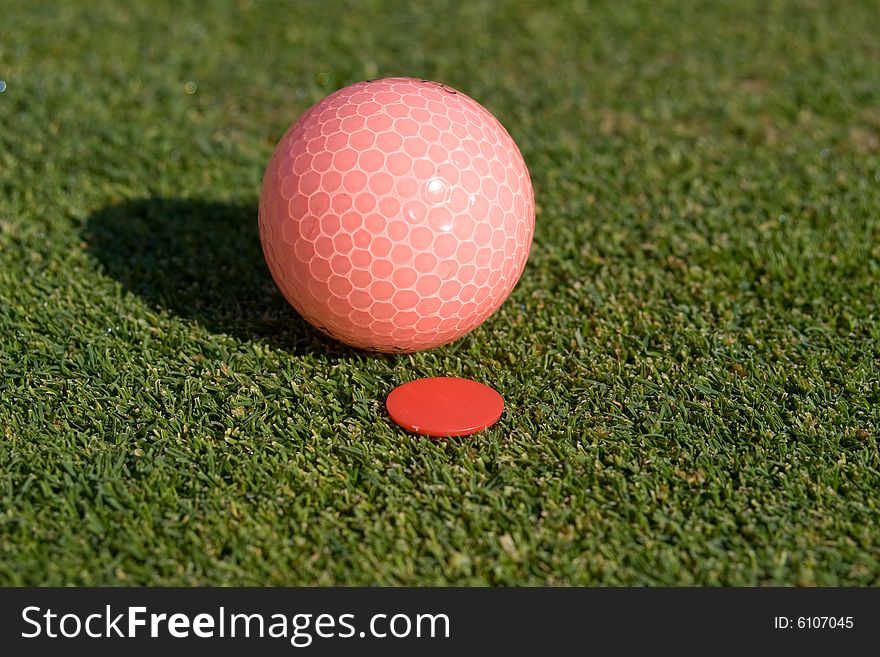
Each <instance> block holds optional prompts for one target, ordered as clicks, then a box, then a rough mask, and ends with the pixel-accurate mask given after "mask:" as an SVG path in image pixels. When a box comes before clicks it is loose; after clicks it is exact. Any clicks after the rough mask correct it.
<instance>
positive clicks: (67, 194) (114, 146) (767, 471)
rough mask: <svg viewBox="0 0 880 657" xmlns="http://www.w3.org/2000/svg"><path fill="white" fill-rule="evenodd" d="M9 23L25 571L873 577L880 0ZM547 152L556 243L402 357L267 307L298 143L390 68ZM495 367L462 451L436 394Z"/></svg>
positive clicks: (550, 231)
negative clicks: (497, 305) (268, 263)
mask: <svg viewBox="0 0 880 657" xmlns="http://www.w3.org/2000/svg"><path fill="white" fill-rule="evenodd" d="M407 4H410V3H406V4H405V3H394V2H388V3H381V2H370V3H361V2H351V3H339V2H298V3H295V4H294V3H283V4H278V5H275V4H269V3H258V2H237V3H227V4H222V3H210V4H208V5H202V4H201V3H181V2H161V3H159V4H155V5H154V4H153V3H150V4H142V5H138V6H124V5H122V4H118V5H114V4H108V3H99V4H97V5H94V6H93V5H92V4H88V5H86V4H80V3H76V4H74V3H62V4H57V3H48V2H47V3H34V2H30V1H22V0H16V1H13V2H11V3H6V4H5V5H4V12H3V20H2V21H0V79H3V80H5V81H6V83H7V88H6V90H5V92H3V93H2V94H0V230H2V233H0V239H2V242H0V258H2V267H0V301H2V302H0V366H2V379H0V426H2V435H0V582H2V583H4V584H42V583H45V584H126V585H127V584H164V585H192V584H224V585H225V584H230V585H233V584H234V585H241V584H320V585H324V584H346V585H348V584H389V585H398V584H406V585H423V584H442V585H445V584H529V585H533V584H565V585H584V584H617V585H632V584H648V585H658V584H673V585H677V584H701V585H718V584H727V585H746V584H786V585H789V584H790V585H795V584H798V585H826V584H877V583H880V562H878V559H880V524H878V511H880V501H878V497H880V496H878V491H880V459H878V451H877V447H878V438H880V410H878V409H880V383H878V380H880V365H878V354H880V316H878V297H880V289H878V282H880V219H878V211H880V47H878V41H877V38H876V35H877V33H878V27H880V25H878V16H880V11H878V4H877V3H876V2H844V3H838V2H831V1H829V2H817V1H814V2H764V1H760V2H759V1H752V2H726V3H717V2H702V3H693V2H687V3H679V2H661V3H657V2H628V3H618V2H611V1H609V2H601V3H574V2H558V3H557V2H551V3H546V2H533V3H515V4H514V3H494V2H469V3H439V4H438V3H432V4H430V5H429V4H427V3H425V4H423V3H411V4H412V6H406V5H407ZM386 75H412V76H421V77H426V78H432V79H438V80H442V81H444V82H446V83H448V84H450V85H452V86H455V87H457V88H459V89H461V90H462V91H464V92H466V93H468V94H469V95H471V96H473V97H474V98H476V99H478V100H479V101H480V102H482V103H483V104H484V105H485V106H486V107H488V108H489V109H490V110H491V111H493V112H494V113H495V114H496V115H497V116H498V117H499V118H500V120H501V121H502V122H503V123H504V124H505V125H506V126H507V128H508V129H509V131H510V132H511V134H512V135H513V136H514V138H515V139H516V140H517V142H518V143H519V145H520V147H521V149H522V151H523V154H524V156H525V158H526V161H527V162H528V164H529V166H530V169H531V172H532V177H533V182H534V186H535V190H536V195H537V202H538V206H539V210H538V212H539V213H538V221H537V232H536V237H535V242H534V246H533V250H532V255H531V259H530V262H529V264H528V266H527V268H526V271H525V274H524V276H523V278H522V280H521V282H520V284H519V285H518V287H517V288H516V290H515V291H514V293H513V295H512V296H511V298H510V299H509V300H508V302H507V303H505V305H504V306H503V307H502V309H501V310H500V311H499V312H498V313H497V314H496V315H495V316H493V317H492V318H491V319H490V320H489V321H488V322H486V324H485V325H484V326H482V327H481V328H479V329H478V330H476V331H475V332H473V333H472V334H471V335H470V336H468V337H466V338H464V339H462V340H460V341H458V342H456V343H454V344H452V345H450V346H447V347H444V348H440V349H436V350H433V351H430V352H424V353H419V354H416V355H413V356H376V355H370V354H367V353H362V352H358V351H354V350H350V349H347V348H345V347H344V346H342V345H339V344H336V343H334V342H332V341H331V340H329V339H326V338H324V337H322V336H321V335H320V334H318V333H317V332H316V331H314V330H313V329H311V328H309V327H308V326H307V325H306V324H305V323H304V322H303V320H301V319H300V318H298V317H297V316H296V314H295V313H294V312H293V311H292V310H291V309H290V308H289V307H288V306H287V305H286V303H285V302H284V301H283V299H282V298H281V296H280V294H279V293H278V292H277V291H276V290H275V287H274V285H273V283H272V280H271V278H270V276H269V274H268V272H267V270H266V268H265V265H264V263H263V260H262V255H261V252H260V249H259V242H258V237H257V229H256V206H257V194H258V191H259V184H260V180H261V177H262V173H263V169H264V166H265V164H266V162H267V161H268V158H269V156H270V154H271V152H272V150H273V148H274V145H275V142H276V141H277V139H278V138H279V137H280V136H281V134H282V133H283V132H284V130H286V128H287V127H288V125H289V124H290V123H291V122H292V121H293V120H294V119H295V118H296V117H297V116H298V115H299V114H300V113H301V112H302V111H303V110H305V109H306V108H307V107H308V106H309V105H310V104H312V103H313V102H315V101H317V100H318V99H320V98H321V97H322V96H324V95H325V94H327V93H329V92H330V91H332V90H334V89H336V88H338V87H340V86H343V85H345V84H348V83H350V82H353V81H356V80H359V79H363V78H372V77H380V76H386ZM431 375H460V376H465V377H470V378H473V379H476V380H478V381H483V382H486V383H489V384H491V385H493V386H495V387H496V388H497V389H498V390H499V391H500V392H501V393H502V394H503V395H504V397H505V399H506V400H507V404H508V406H507V411H506V413H505V415H504V416H503V418H502V420H501V422H500V423H499V424H498V425H497V426H495V427H494V428H492V429H491V430H489V431H487V432H485V433H483V434H480V435H478V436H475V437H473V438H470V439H464V440H461V439H457V440H449V441H436V442H432V441H429V440H426V439H423V438H418V437H414V436H411V435H408V434H406V433H404V432H402V431H400V430H398V429H397V428H395V427H394V426H393V424H392V423H391V422H390V421H389V419H388V417H387V416H386V413H385V411H384V405H383V402H384V398H385V396H386V395H387V394H388V393H389V392H390V391H391V390H392V389H393V388H394V386H396V385H398V384H401V383H404V382H406V381H409V380H411V379H413V378H416V377H424V376H431Z"/></svg>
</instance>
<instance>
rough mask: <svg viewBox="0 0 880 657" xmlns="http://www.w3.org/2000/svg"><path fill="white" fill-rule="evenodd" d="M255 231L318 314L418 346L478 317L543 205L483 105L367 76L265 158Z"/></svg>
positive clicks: (497, 295)
mask: <svg viewBox="0 0 880 657" xmlns="http://www.w3.org/2000/svg"><path fill="white" fill-rule="evenodd" d="M259 221H260V240H261V242H262V245H263V253H264V255H265V257H266V261H267V263H268V265H269V269H270V271H271V272H272V277H273V278H274V279H275V283H276V284H277V285H278V288H279V289H280V290H281V292H282V294H283V295H284V296H285V298H286V299H287V300H288V301H289V302H290V304H291V305H292V306H293V307H294V308H295V309H296V310H297V312H299V314H300V315H302V316H303V317H304V318H305V319H306V320H308V321H309V322H310V323H311V324H313V325H314V326H316V327H317V328H318V329H320V330H321V331H323V332H325V333H326V334H328V335H330V336H331V337H333V338H336V339H337V340H340V341H342V342H345V343H347V344H349V345H352V346H354V347H360V348H363V349H369V350H373V351H380V352H413V351H419V350H422V349H429V348H432V347H437V346H440V345H443V344H446V343H448V342H451V341H453V340H455V339H457V338H460V337H461V336H463V335H465V334H466V333H468V332H469V331H471V330H473V329H474V328H476V327H477V326H479V325H480V324H481V323H482V322H483V321H485V320H486V318H487V317H489V316H490V315H491V314H492V313H494V312H495V311H496V310H497V309H498V307H499V306H500V305H501V304H502V303H503V302H504V300H505V299H506V298H507V297H508V295H509V294H510V292H511V290H512V289H513V287H514V286H515V285H516V283H517V281H518V280H519V277H520V275H521V274H522V271H523V268H524V267H525V264H526V260H527V259H528V255H529V248H530V246H531V242H532V235H533V233H534V227H535V203H534V193H533V191H532V184H531V180H530V179H529V172H528V169H527V168H526V165H525V162H524V161H523V158H522V155H521V154H520V152H519V149H518V148H517V147H516V144H515V143H514V141H513V139H512V138H511V137H510V135H509V134H508V133H507V131H506V130H505V129H504V127H503V126H502V125H501V124H500V123H499V122H498V120H497V119H496V118H495V117H494V116H492V114H491V113H489V112H488V111H487V110H486V109H485V108H484V107H482V106H481V105H480V104H479V103H477V102H476V101H475V100H473V99H472V98H469V97H468V96H466V95H465V94H463V93H461V92H459V91H456V90H454V89H451V88H450V87H448V86H446V85H443V84H439V83H436V82H430V81H427V80H418V79H413V78H386V79H381V80H369V81H365V82H358V83H356V84H353V85H351V86H348V87H345V88H343V89H340V90H339V91H336V92H334V93H332V94H330V95H329V96H327V97H326V98H324V99H323V100H321V101H320V102H318V103H317V104H316V105H314V106H313V107H312V108H311V109H309V110H308V111H306V113H305V114H304V115H303V116H302V117H301V118H300V119H299V120H298V121H297V122H296V123H294V124H293V125H292V126H291V127H290V129H289V130H288V131H287V133H286V134H285V135H284V136H283V137H282V138H281V141H280V142H279V144H278V146H277V148H276V149H275V153H274V155H273V156H272V159H271V160H270V162H269V165H268V167H267V168H266V173H265V176H264V178H263V186H262V190H261V193H260V217H259Z"/></svg>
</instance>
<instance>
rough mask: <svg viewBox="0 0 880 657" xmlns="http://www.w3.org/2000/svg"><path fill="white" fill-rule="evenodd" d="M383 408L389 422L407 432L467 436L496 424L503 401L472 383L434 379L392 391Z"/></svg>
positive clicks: (420, 380) (425, 434)
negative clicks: (385, 410)
mask: <svg viewBox="0 0 880 657" xmlns="http://www.w3.org/2000/svg"><path fill="white" fill-rule="evenodd" d="M385 406H386V407H387V408H388V414H389V415H390V416H391V419H392V420H394V421H395V422H396V423H397V424H399V425H400V426H401V427H403V428H404V429H406V430H407V431H412V432H413V433H418V434H421V435H423V436H436V437H447V436H469V435H470V434H472V433H476V432H478V431H482V430H483V429H486V428H488V427H491V426H492V425H493V424H495V423H496V422H497V421H498V418H500V417H501V413H502V412H503V411H504V399H502V397H501V395H499V394H498V393H497V392H495V390H493V389H492V388H490V387H489V386H487V385H483V384H482V383H477V382H476V381H471V380H469V379H460V378H458V377H435V378H431V379H418V380H417V381H410V382H409V383H405V384H403V385H402V386H400V387H398V388H395V389H394V390H392V391H391V394H390V395H388V399H387V400H386V402H385Z"/></svg>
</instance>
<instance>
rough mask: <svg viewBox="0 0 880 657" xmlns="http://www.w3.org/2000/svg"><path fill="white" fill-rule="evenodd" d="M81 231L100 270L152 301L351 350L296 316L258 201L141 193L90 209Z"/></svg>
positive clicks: (268, 336)
mask: <svg viewBox="0 0 880 657" xmlns="http://www.w3.org/2000/svg"><path fill="white" fill-rule="evenodd" d="M84 238H85V240H86V243H87V245H88V249H89V251H90V252H91V254H92V255H93V256H94V257H95V258H96V259H97V260H98V261H99V262H100V263H101V264H102V265H103V266H104V268H105V270H106V272H107V274H109V275H110V276H112V277H113V278H115V279H116V280H118V281H119V282H120V283H122V285H123V286H124V287H125V288H126V289H128V290H130V291H131V292H133V293H134V294H137V295H139V296H140V297H142V298H143V299H145V300H146V301H147V302H149V303H150V304H151V305H153V306H154V307H156V308H164V309H167V310H169V311H171V312H173V313H175V314H177V315H179V316H180V317H183V318H187V319H190V320H194V321H195V322H197V323H198V324H200V325H202V326H204V327H205V328H206V329H208V330H209V331H212V332H217V333H226V334H228V335H232V336H234V337H236V338H239V339H241V340H251V339H263V340H266V341H267V342H269V343H270V344H272V345H273V346H275V347H278V348H281V349H284V350H287V351H290V352H292V353H297V354H302V353H322V354H325V355H330V356H336V357H338V356H341V355H345V354H351V353H352V352H353V350H351V349H349V348H348V347H346V346H345V345H342V344H341V343H338V342H336V341H334V340H331V339H330V338H327V337H325V336H324V335H323V334H322V333H321V332H320V331H318V330H317V329H315V328H313V327H312V326H311V325H310V324H309V323H308V322H306V321H305V320H304V319H303V318H302V317H300V316H299V315H298V314H297V313H296V311H295V310H294V309H293V308H292V307H291V306H290V305H289V304H288V303H287V301H285V300H284V298H283V297H282V296H281V293H280V292H279V291H278V289H277V288H276V287H275V283H274V281H273V280H272V277H271V275H270V274H269V270H268V268H267V267H266V263H265V261H264V259H263V252H262V249H261V248H260V238H259V230H258V227H257V202H256V200H255V201H254V202H252V203H221V202H211V201H201V200H191V199H179V198H148V199H140V200H135V201H126V202H123V203H119V204H116V205H111V206H108V207H106V208H103V209H101V210H99V211H98V212H96V213H94V214H93V215H91V216H90V217H89V219H88V221H87V223H86V228H85V233H84Z"/></svg>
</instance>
